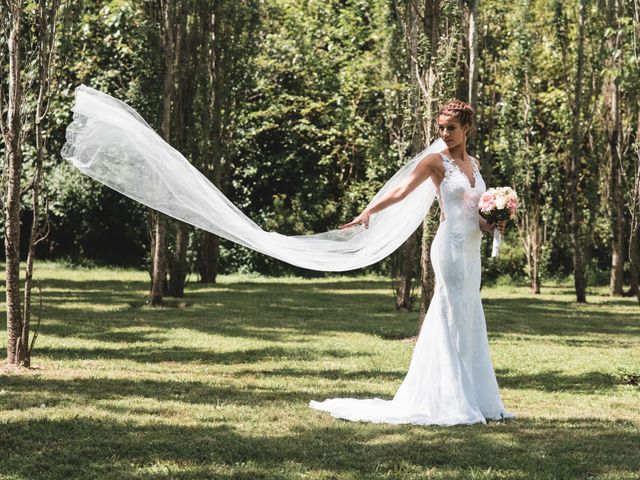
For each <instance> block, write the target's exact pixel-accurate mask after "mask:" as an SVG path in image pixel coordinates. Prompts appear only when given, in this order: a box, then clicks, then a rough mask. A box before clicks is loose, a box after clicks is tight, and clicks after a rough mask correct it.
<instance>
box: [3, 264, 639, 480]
mask: <svg viewBox="0 0 640 480" xmlns="http://www.w3.org/2000/svg"><path fill="white" fill-rule="evenodd" d="M36 277H37V278H38V279H39V281H40V282H41V286H42V304H43V306H42V324H41V326H40V334H39V337H38V339H37V342H36V347H35V351H34V355H33V364H34V368H33V369H31V370H29V371H13V370H8V369H6V368H5V369H3V370H2V371H1V372H0V453H1V454H0V478H2V479H30V480H31V479H71V478H74V479H75V478H87V479H94V478H95V479H137V478H145V479H169V478H185V479H248V480H249V479H354V480H355V479H425V478H441V479H467V478H481V479H485V478H514V479H564V478H566V479H568V478H576V479H596V478H597V479H637V478H640V387H638V386H636V385H633V384H625V383H624V382H623V377H624V375H625V374H627V375H628V374H631V375H633V374H638V373H640V308H639V307H638V305H637V304H636V303H635V301H634V300H633V299H626V298H625V299H619V298H616V299H611V298H609V297H608V296H607V295H606V289H604V288H597V289H590V291H589V296H588V299H589V303H588V304H586V305H578V304H576V303H575V302H574V298H573V295H572V290H571V288H570V286H562V285H560V286H554V287H551V286H549V287H545V288H543V294H542V295H539V296H532V295H530V294H529V292H528V289H527V288H526V287H525V286H513V287H511V286H510V287H495V288H485V289H483V290H482V297H483V303H484V308H485V315H486V318H487V328H488V331H489V340H490V344H491V352H492V358H493V363H494V367H495V369H496V373H497V377H498V383H499V384H500V387H501V393H502V398H503V401H504V403H505V406H506V407H507V409H508V410H509V411H511V412H514V413H515V414H516V415H517V416H518V417H517V418H516V419H514V420H511V421H507V422H490V423H488V424H486V425H483V424H476V425H460V426H455V427H446V428H445V427H437V426H412V425H397V426H396V425H383V424H371V423H362V422H347V421H344V420H339V419H335V418H333V417H331V416H330V415H329V414H327V413H324V412H318V411H316V410H312V409H310V408H309V407H308V403H309V400H311V399H314V400H323V399H325V398H328V397H334V396H350V397H360V398H372V397H374V396H377V397H380V398H392V397H393V394H394V393H395V391H396V389H397V388H398V386H399V385H400V383H401V382H402V379H403V378H404V375H405V373H406V370H407V367H408V365H409V361H410V359H411V354H412V351H413V348H414V342H413V341H412V340H411V337H413V336H414V335H415V334H416V329H417V325H418V313H409V314H407V313H398V312H396V311H395V310H394V308H393V303H392V297H391V291H390V286H389V281H388V280H387V279H386V278H378V277H335V278H323V279H300V278H284V279H267V278H261V277H248V276H224V277H221V278H220V279H219V283H218V284H215V285H198V284H195V283H190V284H189V285H188V287H187V292H188V293H187V297H186V298H185V299H184V300H180V301H172V303H171V304H170V306H168V307H162V308H151V307H148V306H146V305H144V300H145V298H146V294H147V291H148V275H147V274H146V272H136V271H129V270H115V269H92V270H72V269H68V268H67V269H65V268H63V267H61V266H56V265H55V264H40V265H39V266H38V267H37V271H36ZM34 304H35V305H34V308H35V315H34V317H35V318H34V322H35V321H37V317H38V296H37V294H36V296H35V301H34ZM3 308H4V303H3ZM3 315H4V314H3ZM0 341H1V342H2V346H3V348H4V346H5V343H6V341H5V337H4V332H3V333H2V336H1V338H0ZM0 354H1V355H2V356H3V357H4V356H5V355H6V351H5V350H4V349H3V350H2V351H0Z"/></svg>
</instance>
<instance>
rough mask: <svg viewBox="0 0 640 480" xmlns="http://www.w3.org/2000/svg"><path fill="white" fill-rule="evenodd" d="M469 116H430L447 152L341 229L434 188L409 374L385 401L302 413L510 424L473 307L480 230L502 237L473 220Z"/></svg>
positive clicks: (475, 184) (475, 182)
mask: <svg viewBox="0 0 640 480" xmlns="http://www.w3.org/2000/svg"><path fill="white" fill-rule="evenodd" d="M472 125H473V110H472V109H471V107H470V106H469V105H468V104H466V103H464V102H462V101H459V100H454V101H452V102H449V103H447V104H446V105H444V106H443V107H442V108H441V109H440V111H439V112H438V130H439V132H440V136H441V138H442V139H443V140H444V142H445V143H446V146H447V148H446V149H445V150H443V151H442V152H439V153H431V154H429V155H427V156H426V157H424V158H423V159H421V160H420V162H419V163H418V164H417V166H416V168H415V169H414V170H413V172H412V173H411V175H410V176H409V177H408V178H407V179H406V180H405V181H404V183H403V184H402V185H400V186H399V187H398V188H396V189H395V190H392V191H389V192H388V193H387V194H386V195H384V196H383V197H381V198H379V199H378V201H377V202H374V203H372V204H370V205H369V206H368V207H367V208H366V209H365V210H364V211H363V212H362V213H361V214H360V215H358V216H357V217H356V218H355V219H353V221H351V222H349V223H346V224H344V225H342V227H341V228H349V227H353V226H356V225H364V227H365V228H368V224H369V217H370V216H371V215H372V214H373V213H376V212H379V211H381V210H383V209H385V208H387V207H389V206H390V205H392V204H394V203H397V202H399V201H401V200H402V199H403V198H404V197H406V196H407V195H408V194H409V193H410V192H412V191H413V190H414V189H415V188H416V187H418V186H419V185H420V184H421V183H422V182H424V181H425V180H427V179H428V178H431V179H432V182H433V183H434V184H435V185H436V188H437V198H438V202H439V204H440V207H441V212H442V213H441V216H440V225H439V228H438V231H437V233H436V235H435V238H434V239H433V242H432V244H431V251H430V259H431V264H432V265H433V269H434V272H435V292H434V295H433V298H432V300H431V304H430V305H429V310H428V311H427V314H426V317H425V320H424V323H423V327H422V330H421V332H420V335H419V336H418V340H417V342H416V346H415V349H414V352H413V356H412V358H411V363H410V365H409V370H408V372H407V375H406V376H405V378H404V380H403V382H402V384H401V385H400V388H399V389H398V391H397V392H396V394H395V396H394V397H393V399H392V400H383V399H380V398H373V399H355V398H332V399H328V400H325V401H323V402H317V401H314V400H312V401H311V402H310V403H309V406H310V407H312V408H314V409H317V410H322V411H326V412H329V413H330V414H331V415H333V416H334V417H337V418H343V419H346V420H359V421H368V422H375V423H391V424H400V423H411V424H420V425H431V424H434V425H442V426H448V425H456V424H471V423H478V422H482V423H486V421H487V420H501V419H504V418H510V417H514V416H515V415H513V414H512V413H508V412H507V411H506V410H505V408H504V406H503V404H502V400H501V398H500V392H499V389H498V383H497V381H496V376H495V373H494V370H493V365H492V362H491V356H490V352H489V342H488V338H487V331H486V325H485V318H484V312H483V309H482V302H481V300H480V240H481V238H482V233H481V230H484V231H486V232H492V231H493V229H494V228H499V229H500V231H501V232H502V231H504V228H505V222H499V223H498V224H497V225H494V224H491V223H488V222H487V221H486V220H485V219H483V218H482V217H481V216H480V215H479V213H478V200H479V198H480V195H482V193H483V192H485V190H486V186H485V183H484V180H483V179H482V175H481V174H480V164H479V163H478V161H477V160H476V159H475V158H473V157H471V156H470V155H468V154H467V151H466V139H467V135H468V133H469V131H470V129H471V127H472Z"/></svg>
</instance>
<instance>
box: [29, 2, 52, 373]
mask: <svg viewBox="0 0 640 480" xmlns="http://www.w3.org/2000/svg"><path fill="white" fill-rule="evenodd" d="M59 6H60V2H59V0H53V1H52V2H51V3H50V5H47V2H46V1H44V0H41V1H40V2H39V4H38V32H39V40H40V44H39V49H38V57H39V62H38V83H39V87H38V100H37V103H36V111H35V120H34V126H35V142H36V164H35V172H34V175H35V178H34V180H33V184H32V187H31V188H32V196H31V211H32V213H33V221H32V223H31V230H30V232H29V243H28V245H27V265H26V269H25V281H24V306H23V315H22V334H21V339H20V344H21V345H22V346H23V347H24V349H25V352H24V361H23V364H24V366H25V367H30V366H31V350H32V348H33V345H34V342H35V338H36V335H37V329H36V331H34V336H33V339H32V341H31V345H29V332H30V323H31V291H32V287H33V265H34V260H35V247H36V245H37V244H38V243H40V242H41V241H42V240H44V238H46V233H47V232H46V231H45V232H43V226H42V225H41V221H40V206H41V205H40V196H41V193H42V192H41V190H42V177H43V171H42V164H43V160H44V155H45V142H44V138H43V132H42V122H43V120H44V118H45V115H46V112H47V111H48V110H49V102H50V91H49V89H50V84H51V78H50V77H51V65H52V58H53V54H54V49H55V37H56V31H57V16H58V9H59ZM45 225H46V223H45Z"/></svg>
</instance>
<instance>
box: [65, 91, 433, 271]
mask: <svg viewBox="0 0 640 480" xmlns="http://www.w3.org/2000/svg"><path fill="white" fill-rule="evenodd" d="M72 110H73V112H74V114H73V121H72V122H71V123H70V124H69V125H68V127H67V131H66V143H65V144H64V146H63V148H62V152H61V154H62V157H63V158H65V159H67V160H69V161H70V162H71V163H72V164H73V165H75V166H76V167H77V168H78V169H79V170H80V171H81V172H83V173H84V174H86V175H88V176H90V177H92V178H94V179H95V180H97V181H99V182H101V183H103V184H105V185H107V186H109V187H111V188H113V189H114V190H116V191H118V192H120V193H122V194H123V195H126V196H128V197H130V198H132V199H134V200H136V201H137V202H140V203H142V204H144V205H146V206H148V207H151V208H153V209H155V210H158V211H160V212H163V213H165V214H167V215H169V216H171V217H174V218H177V219H179V220H182V221H183V222H186V223H189V224H191V225H194V226H196V227H199V228H201V229H203V230H206V231H209V232H211V233H214V234H216V235H219V236H220V237H222V238H226V239H228V240H231V241H233V242H236V243H239V244H241V245H244V246H246V247H249V248H251V249H253V250H256V251H258V252H261V253H264V254H266V255H270V256H272V257H275V258H278V259H280V260H283V261H285V262H287V263H290V264H292V265H297V266H299V267H303V268H308V269H311V270H320V271H335V272H339V271H346V270H353V269H357V268H361V267H365V266H367V265H371V264H373V263H375V262H377V261H378V260H381V259H383V258H384V257H386V256H387V255H389V254H391V253H392V252H393V251H395V250H396V249H397V248H398V247H399V246H400V245H402V243H403V242H404V241H405V240H406V239H407V238H408V237H409V236H410V235H411V234H412V233H413V232H414V231H415V230H416V229H417V228H418V226H419V225H420V223H421V222H422V220H423V219H424V218H425V215H426V214H427V212H428V211H429V209H430V208H431V204H432V203H433V200H434V198H435V196H436V188H435V185H434V184H433V182H432V181H431V179H430V178H429V179H428V180H427V181H425V182H422V184H421V185H419V186H418V187H417V188H416V189H415V190H414V191H413V192H411V193H410V194H409V195H407V197H405V199H403V200H402V201H400V202H398V203H396V204H394V205H391V206H390V207H387V208H386V209H384V210H382V211H380V212H377V213H374V214H372V215H371V218H370V221H369V228H368V229H367V228H365V227H364V226H363V225H358V226H356V227H351V228H345V229H342V230H340V229H336V230H329V231H327V232H322V233H314V234H311V235H290V236H287V235H282V234H279V233H277V232H268V231H265V230H263V229H262V228H260V226H259V225H257V224H256V223H255V222H253V221H252V220H251V219H250V218H249V217H247V216H246V215H245V214H243V213H242V212H241V211H240V210H239V209H238V208H237V207H236V206H235V205H233V203H231V201H229V199H227V198H226V197H225V196H224V195H223V194H222V192H220V190H218V188H216V186H215V185H213V184H212V183H211V182H210V181H209V180H208V179H207V178H206V177H205V176H204V175H203V174H202V173H200V172H199V171H198V170H197V169H196V168H195V167H194V166H193V165H191V164H190V163H189V162H188V161H187V159H186V158H185V157H184V156H183V155H182V154H181V153H180V152H178V151H177V150H176V149H174V148H173V147H171V146H170V145H169V144H167V143H166V142H165V141H164V140H163V139H162V137H160V135H158V134H157V133H156V132H155V131H154V130H153V129H152V128H151V127H150V126H149V125H148V124H147V122H145V120H144V119H143V118H142V117H141V116H140V115H139V114H138V113H137V112H136V111H135V110H133V109H132V108H131V107H129V106H128V105H127V104H126V103H124V102H122V101H120V100H118V99H116V98H113V97H111V96H110V95H107V94H106V93H103V92H100V91H99V90H95V89H93V88H91V87H88V86H86V85H79V86H78V87H77V88H76V89H75V104H74V105H73V108H72ZM444 148H445V144H444V142H443V141H442V140H440V139H439V140H437V141H435V142H434V143H432V144H431V145H430V146H429V147H427V148H426V149H425V150H423V151H422V152H420V153H419V154H418V155H416V156H415V157H413V158H412V159H410V160H409V161H408V162H407V163H405V164H404V165H403V166H402V167H401V168H400V169H399V170H398V171H397V172H396V173H395V174H394V175H393V176H392V177H391V179H390V180H389V181H388V182H387V183H386V184H385V185H384V186H383V187H382V188H381V189H380V190H379V191H378V192H377V193H376V195H375V196H374V197H373V199H372V200H371V202H370V203H369V204H371V203H372V202H374V201H376V200H377V199H378V198H380V197H381V196H383V195H384V194H385V193H386V192H388V191H389V190H391V189H393V188H394V187H396V186H398V185H400V184H401V183H403V181H404V180H405V179H406V178H407V177H408V176H409V174H410V173H411V172H412V171H413V169H414V168H415V166H416V164H417V163H418V162H419V161H420V160H421V159H422V158H424V157H425V156H426V155H428V154H430V153H433V152H439V151H442V150H444Z"/></svg>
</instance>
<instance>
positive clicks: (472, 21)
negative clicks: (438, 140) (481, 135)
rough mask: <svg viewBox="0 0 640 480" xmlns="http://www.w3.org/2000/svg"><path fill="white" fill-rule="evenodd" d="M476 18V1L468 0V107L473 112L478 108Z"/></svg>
mask: <svg viewBox="0 0 640 480" xmlns="http://www.w3.org/2000/svg"><path fill="white" fill-rule="evenodd" d="M477 17H478V0H470V5H469V35H468V41H469V105H471V108H473V109H474V111H476V110H477V107H478V68H477V66H476V60H477V58H478V30H477V27H476V19H477Z"/></svg>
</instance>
